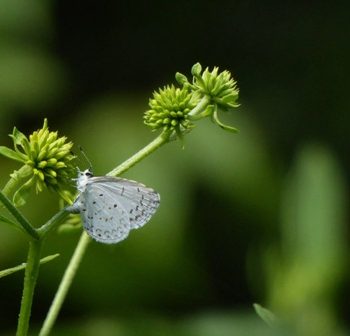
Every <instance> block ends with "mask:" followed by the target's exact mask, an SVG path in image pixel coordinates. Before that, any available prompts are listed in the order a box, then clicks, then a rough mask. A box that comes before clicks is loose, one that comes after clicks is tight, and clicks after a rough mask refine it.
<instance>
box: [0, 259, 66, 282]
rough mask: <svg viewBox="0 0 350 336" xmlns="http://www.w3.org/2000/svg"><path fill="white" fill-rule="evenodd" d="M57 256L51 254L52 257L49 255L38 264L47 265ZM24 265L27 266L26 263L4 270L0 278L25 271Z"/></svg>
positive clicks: (0, 273) (0, 272)
mask: <svg viewBox="0 0 350 336" xmlns="http://www.w3.org/2000/svg"><path fill="white" fill-rule="evenodd" d="M58 256H59V254H58V253H56V254H53V255H49V256H47V257H45V258H42V259H40V264H45V263H47V262H49V261H51V260H53V259H56V258H57V257H58ZM26 265H27V264H26V263H23V264H21V265H18V266H15V267H12V268H8V269H5V270H3V271H0V278H2V277H5V276H7V275H10V274H12V273H15V272H18V271H21V270H23V269H25V267H26Z"/></svg>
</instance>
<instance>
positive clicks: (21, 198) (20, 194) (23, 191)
mask: <svg viewBox="0 0 350 336" xmlns="http://www.w3.org/2000/svg"><path fill="white" fill-rule="evenodd" d="M33 184H34V177H32V178H31V179H30V180H29V181H27V182H26V183H24V184H23V185H22V187H21V188H19V189H18V190H17V191H16V192H15V194H14V195H13V200H12V201H13V203H14V204H15V206H16V207H20V206H23V205H24V204H25V203H26V201H27V198H28V196H29V194H30V190H31V188H32V186H33Z"/></svg>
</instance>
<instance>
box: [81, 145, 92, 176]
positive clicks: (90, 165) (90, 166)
mask: <svg viewBox="0 0 350 336" xmlns="http://www.w3.org/2000/svg"><path fill="white" fill-rule="evenodd" d="M79 150H80V152H81V154H82V155H83V157H84V159H85V161H86V162H87V163H88V165H89V170H90V171H92V164H91V161H90V160H89V158H88V157H87V155H86V153H85V151H84V149H83V147H82V146H79Z"/></svg>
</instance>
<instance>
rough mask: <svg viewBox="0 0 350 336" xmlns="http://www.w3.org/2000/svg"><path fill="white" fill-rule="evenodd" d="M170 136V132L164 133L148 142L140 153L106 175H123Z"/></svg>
mask: <svg viewBox="0 0 350 336" xmlns="http://www.w3.org/2000/svg"><path fill="white" fill-rule="evenodd" d="M170 134H171V132H169V131H164V132H163V133H161V134H160V135H159V136H158V137H156V138H155V139H154V140H153V141H152V142H150V143H149V144H148V145H147V146H146V147H144V148H142V149H141V150H140V151H138V152H137V153H136V154H134V155H133V156H132V157H131V158H129V159H128V160H126V161H125V162H123V163H122V164H120V165H119V166H118V167H116V168H115V169H113V170H112V171H110V172H109V173H108V174H107V175H109V176H118V175H120V174H122V173H124V172H125V171H127V170H128V169H130V168H131V167H132V166H134V165H135V164H136V163H138V162H139V161H141V160H142V159H144V158H145V157H146V156H148V155H150V154H151V153H153V152H154V151H155V150H156V149H158V148H159V147H160V146H162V145H164V144H165V143H166V142H168V141H169V137H170Z"/></svg>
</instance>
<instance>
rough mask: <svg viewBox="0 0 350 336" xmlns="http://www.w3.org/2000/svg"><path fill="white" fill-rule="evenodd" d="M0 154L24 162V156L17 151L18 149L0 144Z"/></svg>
mask: <svg viewBox="0 0 350 336" xmlns="http://www.w3.org/2000/svg"><path fill="white" fill-rule="evenodd" d="M0 154H2V155H3V156H5V157H7V158H9V159H11V160H16V161H19V162H24V160H23V156H22V155H21V154H20V153H17V152H16V151H14V150H12V149H10V148H8V147H5V146H0Z"/></svg>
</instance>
